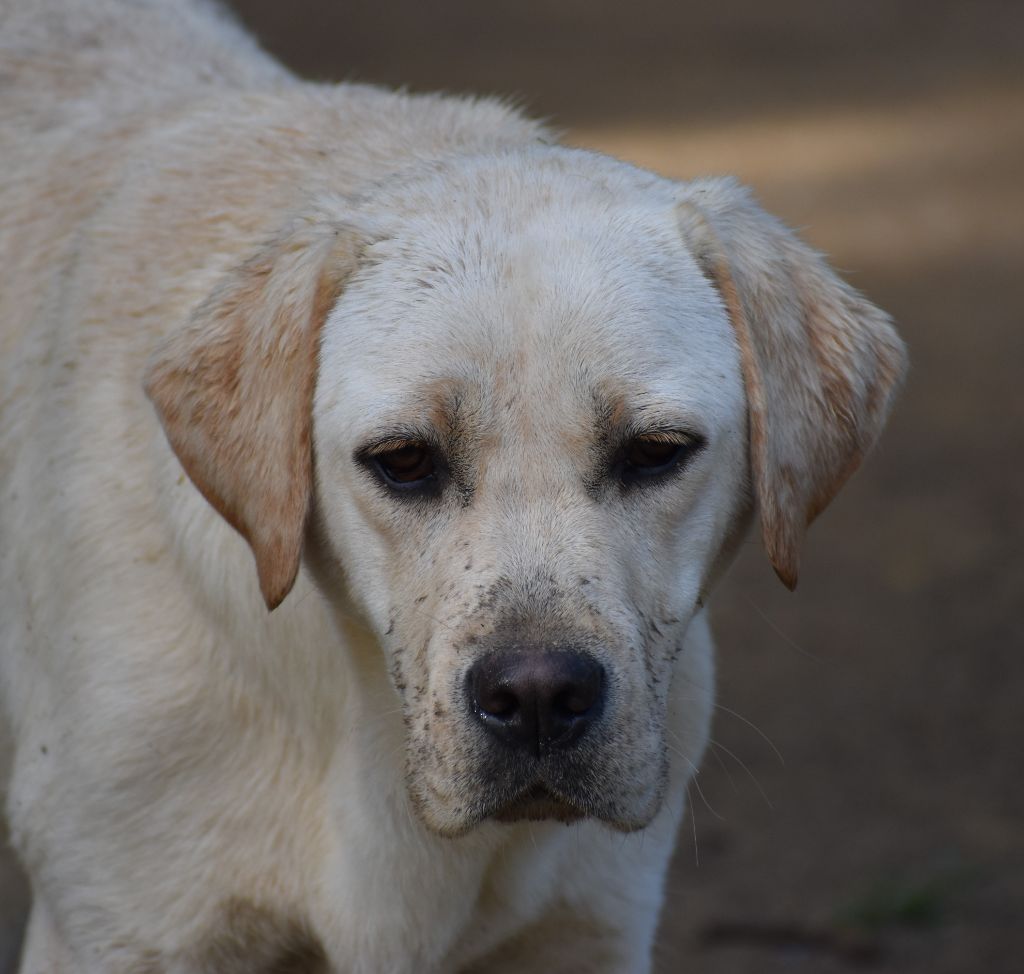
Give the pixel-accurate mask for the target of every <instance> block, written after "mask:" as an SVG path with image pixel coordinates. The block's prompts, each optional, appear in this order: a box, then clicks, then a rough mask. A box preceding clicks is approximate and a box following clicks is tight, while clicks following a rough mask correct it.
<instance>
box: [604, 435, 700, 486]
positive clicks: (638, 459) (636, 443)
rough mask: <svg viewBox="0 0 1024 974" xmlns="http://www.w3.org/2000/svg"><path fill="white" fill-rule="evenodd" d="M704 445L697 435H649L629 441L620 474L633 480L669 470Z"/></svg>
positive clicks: (628, 480) (650, 476) (624, 450)
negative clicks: (682, 436) (684, 436)
mask: <svg viewBox="0 0 1024 974" xmlns="http://www.w3.org/2000/svg"><path fill="white" fill-rule="evenodd" d="M703 445H704V441H703V439H701V438H700V437H698V436H687V437H686V438H685V439H684V438H681V437H680V436H678V435H672V436H670V435H658V434H654V435H649V436H637V437H634V438H633V439H632V440H630V441H629V442H628V443H627V444H626V445H625V447H624V449H623V451H622V454H621V456H622V461H621V468H620V469H621V476H622V479H623V480H624V481H626V482H627V483H629V482H634V483H635V482H636V481H641V480H646V479H650V478H654V477H660V476H661V475H662V474H668V473H671V472H672V471H673V470H675V469H677V468H678V467H680V466H681V465H682V464H683V463H684V462H685V461H686V460H687V459H689V458H690V457H691V456H692V455H693V454H695V453H696V452H697V451H698V450H699V449H700V448H701V447H702V446H703Z"/></svg>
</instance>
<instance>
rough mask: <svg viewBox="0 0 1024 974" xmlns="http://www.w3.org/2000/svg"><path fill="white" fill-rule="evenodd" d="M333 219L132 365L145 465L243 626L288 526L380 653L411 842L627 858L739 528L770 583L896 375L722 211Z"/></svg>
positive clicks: (816, 267) (685, 744)
mask: <svg viewBox="0 0 1024 974" xmlns="http://www.w3.org/2000/svg"><path fill="white" fill-rule="evenodd" d="M730 194H731V195H730ZM340 217H341V219H339V220H338V221H337V222H332V221H330V220H326V221H324V220H323V219H322V218H321V219H320V220H313V221H312V222H311V223H308V224H305V225H303V226H302V227H300V228H299V229H298V230H293V231H291V232H290V235H289V236H288V237H287V238H286V239H285V240H284V242H283V243H282V242H281V241H278V242H275V243H274V244H272V245H270V246H269V247H268V249H267V250H266V251H265V252H262V253H261V254H260V255H257V256H256V257H255V258H254V259H253V260H252V261H250V262H249V263H248V265H246V266H244V267H243V268H241V269H240V270H239V272H238V273H237V274H236V275H235V277H234V278H233V279H232V280H231V281H229V282H228V283H227V284H226V285H225V287H224V288H222V289H221V291H220V292H218V294H215V295H214V296H213V298H212V299H211V301H210V302H209V303H208V306H204V308H201V309H200V310H199V312H197V316H196V318H195V319H194V321H193V323H192V326H191V327H190V328H189V329H187V330H186V332H185V333H184V337H183V338H182V337H175V338H172V339H171V341H170V342H169V343H168V344H167V345H166V346H165V347H164V349H163V350H162V351H161V352H160V353H158V356H157V358H156V359H155V360H154V365H153V367H152V369H151V372H150V375H149V377H148V389H149V391H150V394H151V396H152V397H153V398H154V401H155V402H156V404H157V406H158V409H159V410H160V412H161V418H162V419H163V421H164V425H165V428H166V429H167V430H168V435H169V438H170V439H171V442H172V445H173V446H174V447H175V449H176V451H177V452H178V454H179V457H181V459H182V461H183V463H184V465H185V467H186V469H187V470H188V471H189V473H190V475H191V476H192V477H193V479H194V480H195V481H196V483H197V485H198V486H200V488H201V489H202V490H203V491H204V493H205V494H206V496H207V497H208V498H209V499H210V500H211V501H212V502H213V503H214V504H215V506H217V507H218V509H219V510H221V511H222V513H224V514H225V516H226V517H228V519H229V520H230V521H231V522H232V523H233V524H234V525H235V526H236V527H238V528H239V530H241V531H242V532H243V534H245V535H246V537H247V538H248V539H249V541H250V544H251V545H252V546H253V550H254V553H255V554H256V558H257V564H258V567H259V569H260V580H261V584H262V587H263V591H264V595H265V596H266V598H267V601H268V604H271V605H273V604H276V603H277V602H278V601H280V598H282V597H283V596H284V594H286V592H287V590H288V588H289V587H290V584H291V579H292V578H293V577H294V571H295V568H296V566H297V560H298V550H299V546H300V545H301V535H302V530H303V525H304V524H305V523H306V520H307V511H308V510H310V509H312V510H313V511H314V523H315V529H316V532H317V535H318V541H319V543H320V544H321V547H322V548H323V549H324V550H325V551H326V557H327V558H328V559H330V560H332V561H333V562H334V563H335V564H337V565H338V566H340V568H341V572H340V574H341V575H343V576H344V579H345V582H344V585H345V587H346V588H347V592H345V593H342V592H341V591H338V592H334V593H329V594H331V595H332V596H333V597H334V598H335V599H342V598H345V599H351V601H352V602H354V603H355V604H356V605H357V606H358V607H359V608H360V609H361V611H362V612H363V614H364V615H365V616H366V618H367V619H368V620H369V622H370V624H371V626H372V628H373V629H374V630H375V631H376V633H377V636H378V638H379V641H380V644H381V646H382V648H383V651H384V652H385V653H386V654H387V662H388V666H389V670H390V673H391V675H392V680H393V683H394V686H395V688H396V691H397V692H398V694H399V696H400V697H401V705H402V709H403V712H404V715H405V718H406V726H407V738H408V753H407V766H408V782H409V789H410V794H411V795H412V797H413V800H414V802H415V804H416V806H417V808H418V809H419V811H420V813H421V815H422V817H423V819H424V820H425V821H426V822H427V823H428V824H429V825H430V826H431V827H433V828H434V829H436V830H437V831H439V832H443V833H446V834H458V833H461V832H464V831H466V830H467V829H469V828H471V827H472V826H473V825H475V824H477V823H478V822H479V821H481V820H482V819H484V818H488V817H494V818H499V819H506V820H510V819H516V818H522V817H532V818H537V817H554V818H561V819H565V820H571V819H574V818H578V817H582V816H594V817H598V818H601V819H603V820H605V821H607V822H608V823H610V824H612V825H614V826H615V827H618V828H621V829H634V828H639V827H641V826H643V825H644V824H646V823H647V822H648V821H650V819H651V817H652V816H653V815H654V814H655V812H656V811H657V808H658V806H659V803H660V798H661V795H662V792H663V789H664V783H665V779H666V769H667V763H668V762H667V760H666V753H667V750H668V749H670V748H679V749H681V750H682V751H683V752H684V754H687V755H689V754H691V753H693V752H694V751H696V749H697V746H698V742H696V741H693V742H690V741H669V740H668V739H667V736H666V726H665V725H666V719H665V718H666V708H667V702H668V695H669V690H670V687H671V686H672V683H673V680H687V679H692V676H693V675H692V674H688V673H687V671H686V667H687V661H686V660H685V657H684V659H683V660H681V661H679V659H678V658H679V656H680V653H681V651H682V646H683V637H684V634H685V632H686V629H687V626H688V624H689V622H690V620H691V619H692V617H693V615H694V613H695V612H696V611H697V609H698V608H699V606H700V604H701V600H702V598H703V596H704V594H705V593H706V591H707V589H708V588H709V586H710V585H711V584H712V583H713V581H714V578H715V576H716V575H717V573H718V571H719V569H720V567H721V564H722V561H723V558H724V554H725V553H727V551H728V548H729V547H730V545H731V543H732V541H734V540H735V537H736V534H737V529H738V527H739V526H740V525H741V523H742V521H743V519H744V516H745V514H746V513H747V511H748V509H749V507H750V501H751V497H752V496H753V495H756V497H757V500H758V502H759V504H760V508H761V511H762V522H763V525H764V531H765V540H766V543H767V545H768V548H769V553H770V555H771V557H772V559H773V561H774V562H775V564H776V568H777V569H778V570H779V572H780V574H781V575H782V576H783V577H784V580H787V581H793V580H795V565H796V560H795V559H796V552H795V546H796V544H797V543H798V541H799V537H800V534H801V533H802V530H803V528H804V526H805V525H806V523H807V521H808V520H809V519H810V518H811V517H813V516H814V514H816V513H817V510H820V508H821V507H822V506H823V505H824V503H825V502H827V500H828V498H829V497H830V496H831V494H832V493H834V491H835V490H836V489H837V488H838V485H839V483H841V481H842V480H843V479H844V478H845V476H846V475H847V474H848V473H849V471H850V470H851V469H852V465H855V463H856V461H857V459H858V458H859V455H860V453H862V452H863V450H864V449H866V447H867V445H868V443H869V442H870V439H871V438H872V437H873V435H874V432H875V431H876V430H877V427H878V426H879V425H880V423H881V419H882V416H883V415H884V413H885V411H886V406H887V401H888V397H889V393H890V390H891V388H892V385H893V383H894V382H895V380H896V378H897V376H898V373H899V366H900V350H899V347H898V344H897V343H896V340H895V339H894V337H893V335H892V333H891V330H890V329H889V326H888V324H887V323H886V322H885V320H884V318H883V317H882V316H880V315H879V314H878V313H877V312H875V311H874V309H871V308H870V306H868V305H866V304H865V303H863V302H862V301H860V299H859V298H858V297H857V296H856V295H854V294H853V293H852V292H850V291H849V290H848V289H846V288H845V287H844V286H843V285H842V284H841V283H840V282H838V280H836V279H835V278H834V277H832V276H831V275H830V274H829V273H828V271H827V270H825V269H824V268H823V266H822V265H821V264H820V262H817V261H816V259H815V258H814V257H813V255H810V254H809V253H808V252H807V251H805V250H803V249H802V248H801V247H800V246H799V244H797V243H796V242H795V241H794V240H793V238H792V237H791V236H789V235H788V233H787V232H786V231H784V230H782V228H780V227H778V225H776V224H774V223H773V222H771V221H770V220H769V218H767V217H764V215H763V214H761V213H760V211H758V210H756V209H755V208H754V207H753V205H752V204H750V202H749V200H748V199H747V198H746V197H745V196H743V195H742V194H739V193H738V192H737V191H736V190H735V188H733V187H731V186H728V185H725V186H723V185H720V184H707V185H705V186H698V187H693V188H690V189H689V191H688V192H687V191H686V190H685V189H683V188H680V187H679V186H677V185H674V184H671V183H668V182H666V181H663V180H657V179H656V178H654V177H651V176H650V175H648V174H645V173H640V172H638V171H636V170H633V169H631V168H629V167H626V166H623V165H621V164H619V163H614V162H611V161H610V160H605V159H601V158H599V157H594V156H591V155H589V154H584V153H574V152H570V151H567V150H557V149H543V150H540V149H538V150H535V151H529V152H523V153H519V154H509V155H507V156H504V157H497V158H490V159H487V158H482V159H477V160H460V161H459V162H457V163H454V164H452V165H451V166H449V167H444V166H442V167H438V168H437V169H435V170H434V171H432V172H431V173H429V174H427V175H426V176H424V177H422V178H421V179H419V180H416V181H412V182H408V183H405V184H395V185H392V186H390V187H384V188H382V189H381V191H380V193H379V194H378V195H377V197H375V198H374V199H373V200H371V201H369V202H365V201H364V202H363V203H362V204H360V205H359V206H355V207H352V208H351V209H350V211H349V212H347V213H346V212H342V213H341V214H340ZM745 221H746V222H745ZM748 223H749V225H748ZM325 227H326V229H324V228H325ZM357 228H359V229H357ZM744 235H746V237H745V236H744ZM282 268H283V269H282ZM254 308H255V309H258V310H253V309H254ZM289 322H291V324H289ZM317 337H319V348H318V350H317V341H316V340H317ZM236 346H240V347H239V348H238V356H237V360H234V361H228V356H226V353H225V348H235V347H236ZM197 362H199V363H200V367H198V368H197ZM197 375H198V376H200V377H201V378H200V379H198V380H197V378H196V376H197ZM314 385H315V396H314V395H313V387H314ZM246 389H247V390H248V396H246V395H244V394H243V393H242V392H240V390H246ZM311 398H312V399H313V402H312V403H311V402H310V399H311ZM239 412H241V413H242V414H243V421H242V422H241V426H240V425H239V422H240V421H239V420H238V419H237V417H238V415H239ZM211 416H212V417H218V416H219V417H228V419H222V420H220V421H218V422H212V423H211V419H210V417H211ZM773 422H775V423H779V424H781V429H774V428H773V426H772V423H773ZM261 448H262V453H263V454H264V456H263V457H261V462H259V463H256V464H253V462H252V461H251V460H249V459H247V458H246V456H245V455H243V454H244V453H245V451H246V450H251V449H252V450H256V451H260V450H261ZM268 452H269V453H270V456H269V457H267V456H266V454H267V453H268ZM257 455H258V454H257ZM314 456H315V463H314V461H313V457H314ZM272 460H276V461H277V463H278V464H279V465H280V468H279V469H278V468H276V467H275V465H273V464H271V463H270V462H269V461H272ZM225 471H228V472H227V473H225ZM232 471H233V472H232ZM296 471H298V472H297V473H296ZM695 756H696V754H694V757H695Z"/></svg>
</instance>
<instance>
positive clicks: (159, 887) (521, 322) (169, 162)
mask: <svg viewBox="0 0 1024 974" xmlns="http://www.w3.org/2000/svg"><path fill="white" fill-rule="evenodd" d="M0 9H2V14H0V18H2V19H0V38H2V41H0V159H2V172H0V546H2V551H3V559H2V563H0V680H2V700H3V710H4V713H5V720H6V725H5V726H6V728H7V733H8V734H9V737H10V741H11V762H10V769H9V775H8V779H9V780H8V785H7V792H6V794H7V815H8V818H9V822H10V828H11V835H12V842H13V845H14V847H15V848H16V850H17V853H18V855H19V857H20V859H21V861H22V862H23V864H24V866H25V868H26V870H27V872H28V875H29V877H30V880H31V887H32V894H33V905H32V911H31V917H30V921H29V927H28V931H27V934H26V941H25V947H24V953H23V959H22V965H21V970H22V972H23V974H70V972H75V974H79V972H101V971H102V972H125V974H128V972H132V974H141V972H147V974H194V972H210V974H212V972H217V974H233V972H239V974H241V972H245V974H271V972H300V971H301V972H338V974H340V972H345V974H370V972H373V974H381V972H388V974H412V972H416V974H422V972H429V971H433V972H439V974H440V972H459V974H471V972H475V971H487V972H489V974H500V972H506V971H507V972H513V971H515V972H521V971H533V970H536V971H541V970H543V971H551V972H555V971H563V972H573V974H580V972H583V974H586V972H592V974H597V972H615V974H621V972H646V971H649V970H650V964H651V960H650V955H651V948H652V942H653V938H654V934H655V928H656V925H657V921H658V915H659V909H660V905H661V900H662V895H663V883H664V878H665V872H666V868H667V863H668V860H669V857H670V854H671V852H672V849H673V845H674V842H675V835H676V831H677V825H678V822H679V819H680V816H681V814H682V809H683V805H684V799H685V792H686V782H687V780H688V779H689V777H690V776H691V775H692V774H693V772H694V771H695V769H696V768H697V765H698V763H699V762H700V759H701V754H702V751H703V749H704V746H705V743H706V740H707V736H708V724H709V719H710V711H711V708H712V699H713V693H714V689H713V682H714V673H713V669H714V667H713V659H712V643H711V638H710V635H709V630H708V624H707V618H706V612H705V611H704V604H705V601H706V600H707V598H708V597H709V595H710V594H711V592H712V591H713V589H714V587H715V584H716V581H717V580H718V579H719V578H720V576H721V575H722V573H723V571H724V570H725V569H726V567H727V566H728V563H729V561H730V559H731V557H732V554H733V552H734V551H735V549H736V547H737V545H738V544H739V542H740V540H741V539H742V538H743V536H744V533H745V531H746V530H747V528H748V526H749V524H750V522H752V521H753V520H755V519H756V521H757V522H758V523H759V524H760V530H761V535H762V537H763V541H764V546H765V548H766V551H767V555H768V557H769V559H770V560H771V563H772V565H773V566H774V568H775V570H776V572H777V573H778V575H779V576H780V578H781V579H782V581H783V582H784V583H785V584H786V585H788V586H790V587H792V586H793V585H795V583H796V579H797V573H798V560H799V548H800V544H801V539H802V537H803V534H804V532H805V529H806V528H807V526H808V524H809V523H810V522H811V521H812V520H813V519H814V518H815V516H816V515H817V514H818V513H819V512H820V511H821V510H822V509H823V508H824V507H825V506H826V504H828V503H829V501H830V500H831V499H832V497H833V496H834V495H835V493H836V492H837V491H838V489H839V488H840V486H841V485H842V483H843V482H844V481H845V480H846V478H847V477H848V476H849V475H850V474H851V473H852V472H853V470H854V469H855V468H856V467H857V465H858V464H859V463H860V461H861V459H862V458H863V456H864V455H865V453H866V452H867V451H868V450H869V448H870V447H871V445H872V443H873V442H874V440H875V439H876V437H877V436H878V434H879V432H880V429H881V427H882V425H883V423H884V421H885V418H886V415H887V413H888V411H889V409H890V405H891V402H892V399H893V396H894V394H895V391H896V390H897V388H898V386H899V383H900V379H901V376H902V373H903V370H904V360H905V355H904V350H903V347H902V345H901V343H900V340H899V339H898V337H897V335H896V333H895V331H894V329H893V327H892V325H891V323H890V321H889V319H888V318H887V317H886V315H885V314H883V313H882V312H881V311H879V310H878V309H876V308H875V307H873V306H872V305H871V304H869V303H868V302H867V301H866V300H865V299H864V298H863V297H861V296H860V295H859V294H858V293H857V292H855V291H854V290H853V289H851V288H850V287H848V286H847V285H846V284H844V283H843V282H842V281H841V280H840V279H839V278H838V277H837V276H836V275H835V274H834V273H833V272H832V271H831V270H830V269H829V268H828V267H827V266H826V264H825V263H824V262H823V261H822V260H821V258H819V257H818V256H817V255H816V254H815V253H813V252H812V251H811V250H810V249H809V248H808V247H806V246H805V245H804V244H803V243H801V242H800V241H799V240H798V239H797V238H796V237H795V236H794V235H793V234H792V233H791V232H790V231H789V230H788V229H786V228H785V227H784V226H783V225H782V224H781V223H779V222H777V221H776V220H775V219H774V218H772V217H770V216H768V215H767V214H766V213H765V212H764V211H762V210H761V208H760V207H759V206H758V205H757V203H756V202H755V201H754V199H753V197H752V196H751V195H750V193H749V192H748V191H747V190H745V189H744V188H742V187H741V186H740V185H738V184H736V183H735V182H733V181H731V180H729V179H700V180H696V181H693V182H687V183H680V182H674V181H671V180H667V179H664V178H661V177H659V176H657V175H654V174H652V173H650V172H645V171H642V170H640V169H637V168H634V167H633V166H630V165H627V164H625V163H622V162H619V161H616V160H613V159H610V158H607V157H604V156H601V155H599V154H596V153H592V152H587V151H583V150H580V149H575V148H569V147H565V146H563V145H560V144H559V143H558V141H557V139H556V138H554V136H552V134H551V133H550V132H549V131H548V130H547V129H546V128H545V127H544V126H542V125H540V124H538V123H536V122H534V121H531V120H530V119H528V118H526V117H524V116H523V115H522V114H520V113H519V112H518V111H516V110H513V109H511V108H509V107H507V106H505V105H504V104H501V103H499V102H496V101H493V100H476V99H471V98H457V97H440V96H433V95H415V96H414V95H408V94H396V93H391V92H387V91H384V90H381V89H378V88H375V87H371V86H364V85H358V84H342V85H337V86H334V85H319V84H311V83H306V82H302V81H299V80H297V79H296V78H294V77H293V76H292V75H291V74H289V73H288V72H287V71H285V70H284V69H283V68H282V67H281V66H279V65H278V64H277V63H275V62H274V61H273V60H272V59H271V58H269V57H268V56H267V55H265V54H264V53H263V52H262V51H261V50H260V49H259V48H258V47H257V45H256V44H255V43H254V42H253V41H251V40H250V38H249V37H248V36H247V35H246V34H245V33H244V31H243V30H242V29H241V28H240V27H238V26H237V25H236V24H235V23H234V22H233V21H232V20H231V19H230V18H229V17H228V16H227V15H225V14H224V13H223V12H221V11H220V10H219V9H217V8H214V7H212V6H207V5H206V4H205V3H203V2H199V0H182V2H179V3H171V2H165V3H160V2H157V0H134V2H132V0H17V2H14V0H4V2H3V4H2V8H0Z"/></svg>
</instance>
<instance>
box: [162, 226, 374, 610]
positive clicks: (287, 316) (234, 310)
mask: <svg viewBox="0 0 1024 974" xmlns="http://www.w3.org/2000/svg"><path fill="white" fill-rule="evenodd" d="M354 253H355V247H354V244H353V241H352V239H351V236H350V235H348V234H341V233H339V231H338V230H337V228H336V227H334V226H332V225H330V224H327V225H319V226H312V227H311V226H310V225H309V224H303V225H302V227H301V228H300V230H299V231H297V232H292V233H289V234H286V235H283V236H282V237H281V238H279V239H278V240H276V241H274V242H272V243H270V244H268V245H267V246H266V247H264V248H263V249H262V250H260V251H259V252H258V253H257V254H256V255H255V256H254V257H252V258H251V259H249V260H248V261H246V262H245V263H244V264H242V265H241V266H240V267H239V268H237V269H236V270H235V271H233V272H232V273H231V274H230V275H229V277H228V279H227V280H226V281H225V282H224V283H223V284H222V285H221V286H220V287H219V288H218V289H217V290H216V291H215V292H214V293H213V295H211V297H210V298H209V299H208V300H207V301H206V302H204V304H203V305H202V306H201V307H200V308H199V309H198V310H197V311H196V313H195V314H194V315H193V317H192V319H191V321H190V322H189V323H188V324H187V325H186V326H185V327H184V328H183V329H181V330H180V331H179V332H176V333H174V334H173V335H171V336H170V338H168V339H167V341H165V342H164V343H163V345H161V346H160V348H158V349H157V351H156V353H155V355H154V356H153V358H152V360H151V361H150V364H149V369H148V371H147V374H146V377H145V388H146V392H147V394H148V395H149V397H150V399H151V400H152V401H153V403H154V405H155V406H156V410H157V413H158V415H159V417H160V421H161V423H162V424H163V427H164V431H165V433H166V435H167V439H168V441H169V442H170V445H171V448H172V449H173V450H174V452H175V453H176V454H177V456H178V459H179V461H180V462H181V464H182V466H183V467H184V469H185V471H186V473H187V474H188V476H189V477H190V478H191V479H192V481H193V483H194V484H195V485H196V487H197V488H198V489H199V490H200V492H201V493H202V494H203V496H204V497H205V498H206V499H207V500H208V501H209V502H210V504H211V505H213V507H215V508H216V509H217V511H218V512H219V513H220V514H221V515H222V516H223V517H224V518H225V520H227V521H228V523H229V524H231V525H232V527H234V528H235V529H236V530H238V531H239V533H241V534H242V535H243V537H244V538H245V539H246V541H248V543H249V546H250V547H251V548H252V552H253V555H254V557H255V559H256V568H257V572H258V575H259V584H260V591H261V592H262V594H263V598H264V600H265V602H266V604H267V607H268V608H270V609H273V608H275V607H276V606H278V605H279V604H280V603H281V601H282V600H283V599H284V597H285V596H286V595H287V594H288V592H289V591H290V590H291V587H292V585H293V584H294V582H295V577H296V574H297V573H298V568H299V558H300V555H301V552H302V542H303V535H304V530H305V523H306V517H307V512H308V508H309V492H310V485H311V475H312V471H311V462H312V460H311V458H312V447H311V425H312V417H311V413H312V402H313V392H314V387H315V383H316V365H317V349H318V340H319V332H320V329H321V327H322V326H323V323H324V321H325V320H326V318H327V315H328V313H329V312H330V309H331V307H332V306H333V304H334V303H335V301H336V300H337V298H338V296H339V294H340V293H341V289H342V285H343V282H344V280H345V279H346V278H347V276H348V274H349V273H351V270H352V269H353V267H354Z"/></svg>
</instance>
